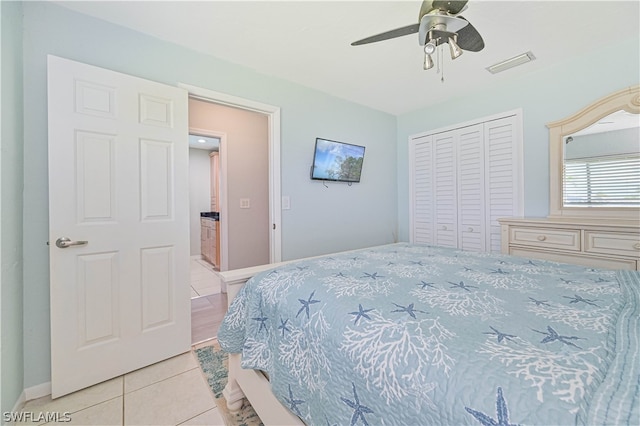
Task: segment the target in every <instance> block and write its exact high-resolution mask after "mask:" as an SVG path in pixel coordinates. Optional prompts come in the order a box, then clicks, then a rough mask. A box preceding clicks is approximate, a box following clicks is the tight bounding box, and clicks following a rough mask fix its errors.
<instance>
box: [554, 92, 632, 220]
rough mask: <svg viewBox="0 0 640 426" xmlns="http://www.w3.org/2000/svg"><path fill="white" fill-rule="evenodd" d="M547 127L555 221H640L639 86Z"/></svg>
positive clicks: (611, 96)
mask: <svg viewBox="0 0 640 426" xmlns="http://www.w3.org/2000/svg"><path fill="white" fill-rule="evenodd" d="M547 127H548V128H549V137H550V139H549V144H550V161H551V162H550V191H549V194H550V203H549V207H550V217H583V218H588V217H592V218H616V219H635V220H640V86H633V87H629V88H626V89H624V90H621V91H618V92H615V93H613V94H611V95H609V96H607V97H605V98H602V99H600V100H599V101H597V102H594V103H593V104H591V105H589V106H588V107H586V108H584V109H582V110H581V111H579V112H578V113H576V114H574V115H572V116H570V117H568V118H566V119H564V120H560V121H556V122H553V123H549V124H547Z"/></svg>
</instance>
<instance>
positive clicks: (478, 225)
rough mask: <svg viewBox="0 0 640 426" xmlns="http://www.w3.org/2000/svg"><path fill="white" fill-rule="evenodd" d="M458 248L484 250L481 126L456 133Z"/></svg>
mask: <svg viewBox="0 0 640 426" xmlns="http://www.w3.org/2000/svg"><path fill="white" fill-rule="evenodd" d="M456 133H457V140H458V143H457V147H458V155H457V159H458V161H457V178H458V179H457V180H458V247H459V248H461V249H463V250H473V251H485V250H486V244H485V229H486V228H485V204H484V200H485V194H484V192H485V191H484V169H485V167H484V166H485V165H484V148H483V147H484V140H483V125H482V124H477V125H475V126H470V127H465V128H463V129H460V130H458V131H457V132H456Z"/></svg>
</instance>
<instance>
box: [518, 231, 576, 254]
mask: <svg viewBox="0 0 640 426" xmlns="http://www.w3.org/2000/svg"><path fill="white" fill-rule="evenodd" d="M509 230H510V235H509V242H510V244H518V245H526V246H529V247H545V248H559V249H564V250H575V251H579V250H580V230H578V229H548V228H544V229H541V228H527V227H519V226H511V227H510V228H509Z"/></svg>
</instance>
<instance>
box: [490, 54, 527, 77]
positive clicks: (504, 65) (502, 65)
mask: <svg viewBox="0 0 640 426" xmlns="http://www.w3.org/2000/svg"><path fill="white" fill-rule="evenodd" d="M534 59H536V57H535V56H533V53H531V51H529V52H526V53H522V54H520V55H518V56H514V57H513V58H509V59H505V60H504V61H502V62H498V63H497V64H493V65H491V66H490V67H487V71H489V72H490V73H491V74H497V73H499V72H502V71H506V70H508V69H509V68H513V67H517V66H518V65H522V64H526V63H527V62H531V61H533V60H534Z"/></svg>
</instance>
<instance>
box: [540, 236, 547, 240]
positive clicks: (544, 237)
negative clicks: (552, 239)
mask: <svg viewBox="0 0 640 426" xmlns="http://www.w3.org/2000/svg"><path fill="white" fill-rule="evenodd" d="M546 239H547V237H546V236H545V235H538V241H544V240H546Z"/></svg>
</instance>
